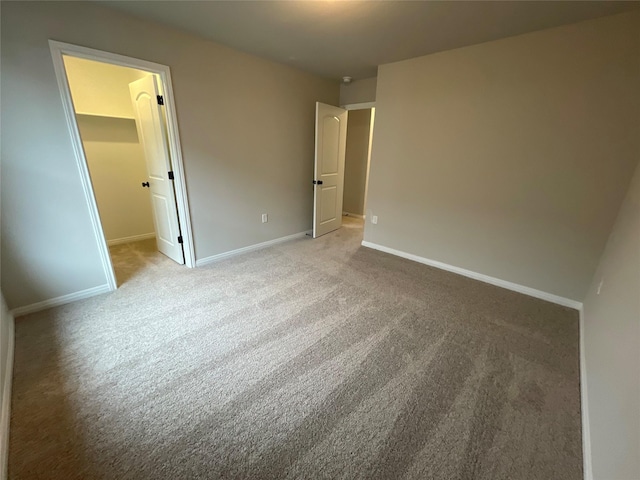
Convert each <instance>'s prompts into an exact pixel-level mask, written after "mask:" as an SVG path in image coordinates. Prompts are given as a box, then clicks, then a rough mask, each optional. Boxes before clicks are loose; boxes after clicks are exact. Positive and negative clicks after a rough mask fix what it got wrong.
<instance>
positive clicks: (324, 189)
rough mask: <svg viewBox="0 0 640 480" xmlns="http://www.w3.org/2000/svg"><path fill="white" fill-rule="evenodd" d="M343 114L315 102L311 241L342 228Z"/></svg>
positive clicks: (344, 127)
mask: <svg viewBox="0 0 640 480" xmlns="http://www.w3.org/2000/svg"><path fill="white" fill-rule="evenodd" d="M346 140H347V111H346V110H344V109H342V108H338V107H334V106H332V105H326V104H324V103H320V102H317V103H316V152H315V167H314V179H315V186H314V196H313V207H314V208H313V238H316V237H319V236H320V235H324V234H325V233H329V232H331V231H333V230H336V229H338V228H340V227H341V226H342V192H343V188H344V152H345V145H346Z"/></svg>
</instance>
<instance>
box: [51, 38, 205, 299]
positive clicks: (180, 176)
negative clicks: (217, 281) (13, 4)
mask: <svg viewBox="0 0 640 480" xmlns="http://www.w3.org/2000/svg"><path fill="white" fill-rule="evenodd" d="M49 48H50V50H51V57H52V59H53V67H54V70H55V74H56V79H57V81H58V88H59V90H60V96H61V98H62V106H63V107H64V112H65V117H66V120H67V126H68V127H69V133H70V135H71V143H72V145H73V150H74V153H75V157H76V163H77V166H78V171H79V173H80V180H81V182H82V188H83V190H84V195H85V200H86V202H87V207H88V209H89V216H90V218H91V223H92V226H93V231H94V234H95V237H96V241H97V243H98V250H99V252H100V259H101V261H102V266H103V268H104V272H105V275H106V277H107V283H108V284H109V289H110V290H111V291H113V290H116V289H117V283H116V277H115V273H114V270H113V264H112V262H111V256H110V255H109V247H108V245H107V240H106V237H105V235H104V229H103V228H102V223H101V221H100V212H99V211H98V204H97V202H96V197H95V194H94V191H93V184H92V183H91V175H90V174H89V166H88V163H87V159H86V156H85V153H84V147H83V144H82V139H81V137H80V130H79V128H78V123H77V120H76V116H75V109H74V107H73V101H72V99H71V90H70V89H69V80H68V78H67V73H66V70H65V67H64V61H63V59H62V56H63V55H68V56H71V57H77V58H84V59H86V60H94V61H97V62H102V63H109V64H112V65H118V66H121V67H129V68H135V69H137V70H145V71H147V72H149V73H154V74H157V75H158V77H159V78H160V83H161V85H162V90H163V92H162V93H163V95H164V104H165V113H166V117H167V136H168V140H169V153H170V155H171V163H172V167H173V172H174V186H175V193H176V204H177V210H178V222H179V224H180V233H181V234H182V238H183V244H182V247H183V249H184V260H185V265H186V266H187V267H189V268H194V267H195V266H196V261H195V249H194V244H193V234H192V231H191V216H190V214H189V200H188V195H187V186H186V182H185V175H184V164H183V161H182V148H181V146H180V136H179V134H178V122H177V116H176V108H175V103H174V97H173V86H172V83H171V72H170V69H169V67H168V66H166V65H161V64H159V63H154V62H148V61H146V60H140V59H138V58H133V57H127V56H124V55H119V54H116V53H110V52H105V51H102V50H96V49H93V48H88V47H82V46H79V45H73V44H70V43H64V42H58V41H56V40H49Z"/></svg>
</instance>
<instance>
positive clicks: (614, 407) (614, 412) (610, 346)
mask: <svg viewBox="0 0 640 480" xmlns="http://www.w3.org/2000/svg"><path fill="white" fill-rule="evenodd" d="M598 290H600V291H599V292H598ZM583 321H584V327H583V328H584V332H583V334H584V357H585V363H586V369H585V371H586V378H587V382H586V383H587V393H588V402H587V403H588V405H589V412H588V413H589V429H590V432H591V452H592V464H593V478H594V479H596V480H607V479H611V478H621V479H622V478H640V456H639V455H638V454H639V452H640V164H639V166H638V167H637V168H636V172H635V175H634V177H633V180H632V182H631V186H630V188H629V191H628V192H627V196H626V198H625V201H624V203H623V204H622V207H621V209H620V213H619V215H618V219H617V221H616V224H615V226H614V228H613V231H612V232H611V235H610V236H609V241H608V242H607V246H606V248H605V251H604V254H603V255H602V258H601V259H600V264H599V265H598V269H597V271H596V274H595V275H594V277H593V282H592V283H591V287H590V288H589V293H588V294H587V297H586V299H585V302H584V312H583Z"/></svg>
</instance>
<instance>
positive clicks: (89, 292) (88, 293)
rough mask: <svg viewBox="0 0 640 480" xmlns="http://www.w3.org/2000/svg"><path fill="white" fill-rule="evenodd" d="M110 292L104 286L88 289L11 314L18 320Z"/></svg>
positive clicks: (106, 286)
mask: <svg viewBox="0 0 640 480" xmlns="http://www.w3.org/2000/svg"><path fill="white" fill-rule="evenodd" d="M110 291H111V289H110V288H109V285H107V284H104V285H100V286H97V287H93V288H87V289H86V290H80V291H79V292H75V293H70V294H68V295H62V296H60V297H55V298H50V299H48V300H43V301H42V302H37V303H32V304H31V305H25V306H24V307H17V308H14V309H13V310H11V314H12V315H13V317H14V318H17V317H19V316H20V315H26V314H27V313H34V312H39V311H40V310H46V309H47V308H51V307H57V306H59V305H64V304H65V303H71V302H76V301H78V300H84V299H85V298H89V297H95V296H96V295H101V294H103V293H107V292H110Z"/></svg>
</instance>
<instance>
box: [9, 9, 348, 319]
mask: <svg viewBox="0 0 640 480" xmlns="http://www.w3.org/2000/svg"><path fill="white" fill-rule="evenodd" d="M1 22H2V28H1V35H2V37H1V40H2V43H1V48H2V55H1V60H0V61H1V65H0V66H1V73H0V74H1V78H0V81H1V82H2V91H1V102H2V113H1V115H2V118H1V120H2V139H1V140H2V185H1V190H2V191H1V195H2V218H3V222H2V271H3V282H2V288H3V291H4V293H5V296H6V299H7V302H8V304H9V306H10V307H11V308H16V307H19V306H25V305H30V304H32V303H35V302H39V301H42V300H45V299H51V298H55V297H58V296H62V295H67V294H70V293H74V292H79V291H82V290H84V289H88V288H92V287H96V286H100V285H104V284H106V277H105V273H104V270H103V268H102V264H101V261H100V257H99V252H98V246H97V239H96V238H95V235H94V234H93V231H92V227H91V222H90V217H89V213H88V208H87V206H86V204H85V200H84V194H83V190H82V184H81V182H80V176H79V172H78V168H77V166H76V160H75V157H74V154H73V150H72V144H71V140H70V135H69V131H68V128H67V125H66V121H65V117H64V111H63V108H62V101H61V99H60V94H59V92H58V86H57V82H56V78H55V74H54V70H53V65H52V59H51V53H50V50H49V45H48V40H49V39H50V38H52V39H56V40H58V41H63V42H68V43H72V44H76V45H82V46H85V47H91V48H96V49H99V50H105V51H109V52H113V53H119V54H123V55H128V56H131V57H135V58H141V59H144V60H148V61H152V62H157V63H161V64H164V65H168V66H169V67H170V68H171V76H172V81H173V86H174V95H175V100H176V109H177V118H178V123H179V129H180V137H181V142H182V153H183V159H184V166H185V173H186V185H187V189H188V195H189V201H190V210H191V219H192V222H193V233H194V242H195V253H196V258H197V259H202V258H205V257H208V256H211V255H215V254H218V253H223V252H227V251H230V250H234V249H237V248H241V247H245V246H248V245H254V244H257V243H261V242H264V241H268V240H272V239H275V238H279V237H283V236H286V235H290V234H294V233H298V232H302V231H305V230H308V229H309V228H311V217H312V208H313V199H312V191H311V190H310V189H309V182H310V179H312V178H313V172H312V170H313V151H314V111H315V102H316V101H321V102H324V103H329V104H337V103H338V100H339V85H338V83H337V82H333V81H329V80H326V79H321V78H319V77H316V76H313V75H310V74H307V73H304V72H301V71H299V70H296V69H294V68H291V67H288V66H284V65H281V64H277V63H274V62H270V61H267V60H262V59H259V58H257V57H254V56H252V55H248V54H244V53H241V52H238V51H235V50H232V49H230V48H227V47H224V46H221V45H217V44H215V43H212V42H210V41H206V40H204V39H200V38H198V37H195V36H192V35H188V34H186V33H183V32H181V31H178V30H173V29H170V28H167V27H164V26H161V25H159V24H155V23H151V22H147V21H144V20H141V19H137V18H134V17H130V16H127V15H123V14H121V13H119V12H114V11H111V10H109V9H107V8H104V7H102V6H100V5H97V4H95V3H92V2H68V3H67V2H8V3H3V5H2V18H1ZM25 185H28V186H29V188H25ZM262 213H268V214H269V222H268V223H265V224H263V223H261V214H262ZM7 278H11V282H8V281H6V280H5V279H7Z"/></svg>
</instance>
